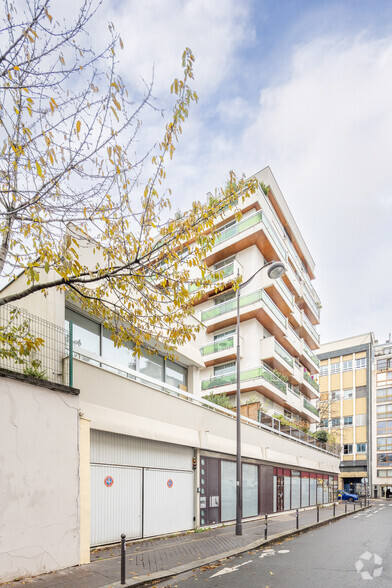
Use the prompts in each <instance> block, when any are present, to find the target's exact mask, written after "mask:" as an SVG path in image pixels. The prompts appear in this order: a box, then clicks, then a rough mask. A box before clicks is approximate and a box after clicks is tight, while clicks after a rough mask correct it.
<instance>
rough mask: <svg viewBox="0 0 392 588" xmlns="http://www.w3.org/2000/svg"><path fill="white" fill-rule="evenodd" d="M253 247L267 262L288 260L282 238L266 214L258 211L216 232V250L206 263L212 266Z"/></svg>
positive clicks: (214, 249)
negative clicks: (224, 258)
mask: <svg viewBox="0 0 392 588" xmlns="http://www.w3.org/2000/svg"><path fill="white" fill-rule="evenodd" d="M251 245H256V246H257V247H258V248H259V249H260V251H262V253H263V255H264V257H265V258H266V259H267V260H272V259H275V260H278V259H280V260H281V261H285V260H286V257H287V254H286V251H285V248H284V247H283V244H282V240H281V238H280V237H279V235H278V233H277V231H276V230H275V229H274V227H273V226H272V225H271V223H270V222H269V220H268V218H267V217H266V215H265V214H264V212H263V211H262V210H258V211H257V212H255V213H254V214H252V215H250V216H247V217H245V218H243V219H241V220H240V221H239V222H237V223H235V224H234V225H232V226H230V227H227V229H223V230H221V231H220V232H216V234H215V243H214V248H213V251H212V252H211V254H210V255H209V256H208V257H207V258H206V263H207V264H208V265H212V264H214V263H216V262H217V261H219V260H221V259H223V256H225V257H227V256H229V255H234V254H235V253H237V252H238V251H242V250H243V249H247V248H248V247H250V246H251Z"/></svg>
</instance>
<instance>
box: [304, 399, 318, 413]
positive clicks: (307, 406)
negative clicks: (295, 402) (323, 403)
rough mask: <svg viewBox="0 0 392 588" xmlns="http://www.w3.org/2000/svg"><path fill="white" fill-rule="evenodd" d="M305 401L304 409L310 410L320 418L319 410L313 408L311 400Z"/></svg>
mask: <svg viewBox="0 0 392 588" xmlns="http://www.w3.org/2000/svg"><path fill="white" fill-rule="evenodd" d="M303 401H304V408H306V409H307V410H310V412H312V413H313V414H315V415H316V416H320V413H319V409H318V408H316V407H315V406H313V404H311V403H310V402H309V400H306V398H304V399H303Z"/></svg>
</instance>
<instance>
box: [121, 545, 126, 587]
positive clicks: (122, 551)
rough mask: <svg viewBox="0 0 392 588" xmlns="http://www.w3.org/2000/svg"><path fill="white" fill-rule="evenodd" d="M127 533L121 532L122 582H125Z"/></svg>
mask: <svg viewBox="0 0 392 588" xmlns="http://www.w3.org/2000/svg"><path fill="white" fill-rule="evenodd" d="M125 537H126V535H125V533H122V534H121V584H125Z"/></svg>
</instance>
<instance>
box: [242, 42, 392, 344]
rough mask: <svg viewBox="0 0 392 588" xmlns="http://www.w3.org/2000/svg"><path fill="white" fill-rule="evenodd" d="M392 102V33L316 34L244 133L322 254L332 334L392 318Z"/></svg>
mask: <svg viewBox="0 0 392 588" xmlns="http://www.w3.org/2000/svg"><path fill="white" fill-rule="evenodd" d="M391 104H392V38H388V39H383V40H372V39H367V38H366V37H357V38H353V39H350V38H345V39H341V40H339V39H334V38H329V39H320V40H314V41H313V42H310V43H309V44H307V45H305V46H303V47H300V48H298V49H297V50H296V51H295V52H294V54H293V59H292V67H291V73H290V77H289V79H288V80H287V81H285V82H284V83H280V84H278V85H273V86H271V87H267V88H265V89H264V90H263V91H262V92H261V97H260V104H259V108H258V115H257V119H256V120H255V121H254V122H253V123H252V124H251V125H250V126H249V127H248V128H247V130H246V131H245V133H244V136H243V143H242V144H243V145H244V146H245V145H246V148H247V152H248V160H249V153H253V154H255V155H253V156H252V157H251V160H250V161H249V164H250V165H251V166H252V167H251V169H249V168H248V169H247V171H248V172H251V171H253V170H254V169H257V168H258V167H260V156H261V158H262V159H263V161H264V162H265V163H269V164H270V165H271V166H272V168H273V170H274V172H275V174H276V177H277V179H278V182H279V183H280V185H281V187H282V189H283V192H284V193H285V195H286V198H287V200H288V203H289V205H290V207H291V209H292V211H293V213H294V216H295V218H296V220H297V222H298V224H299V226H300V228H301V230H302V232H303V234H304V237H305V239H306V240H307V242H308V244H309V247H310V250H311V251H312V252H313V253H314V257H315V259H316V263H317V275H318V277H319V280H318V283H317V284H316V286H318V290H319V291H320V294H321V296H322V298H323V304H324V312H323V316H322V319H323V320H322V325H321V332H322V334H323V335H324V340H326V339H330V338H334V337H336V338H338V337H342V336H346V335H349V334H351V333H353V332H354V333H355V332H361V331H366V330H370V329H376V330H377V331H378V330H380V331H381V332H382V333H383V332H384V330H385V329H387V328H388V326H385V324H386V323H388V321H389V325H392V320H391V310H390V305H389V304H388V302H387V300H386V299H385V298H386V297H385V292H386V291H390V290H391V287H392V281H391V272H390V269H389V260H390V256H391V254H392V240H391V235H392V232H391V230H390V217H389V215H388V211H389V210H390V207H391V192H392V167H391V165H390V158H391V153H392V149H391V147H392V133H391V132H392V110H391ZM389 328H390V327H389Z"/></svg>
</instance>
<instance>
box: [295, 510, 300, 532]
mask: <svg viewBox="0 0 392 588" xmlns="http://www.w3.org/2000/svg"><path fill="white" fill-rule="evenodd" d="M295 518H296V521H295V524H296V528H297V529H299V512H298V508H297V512H296V515H295Z"/></svg>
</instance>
